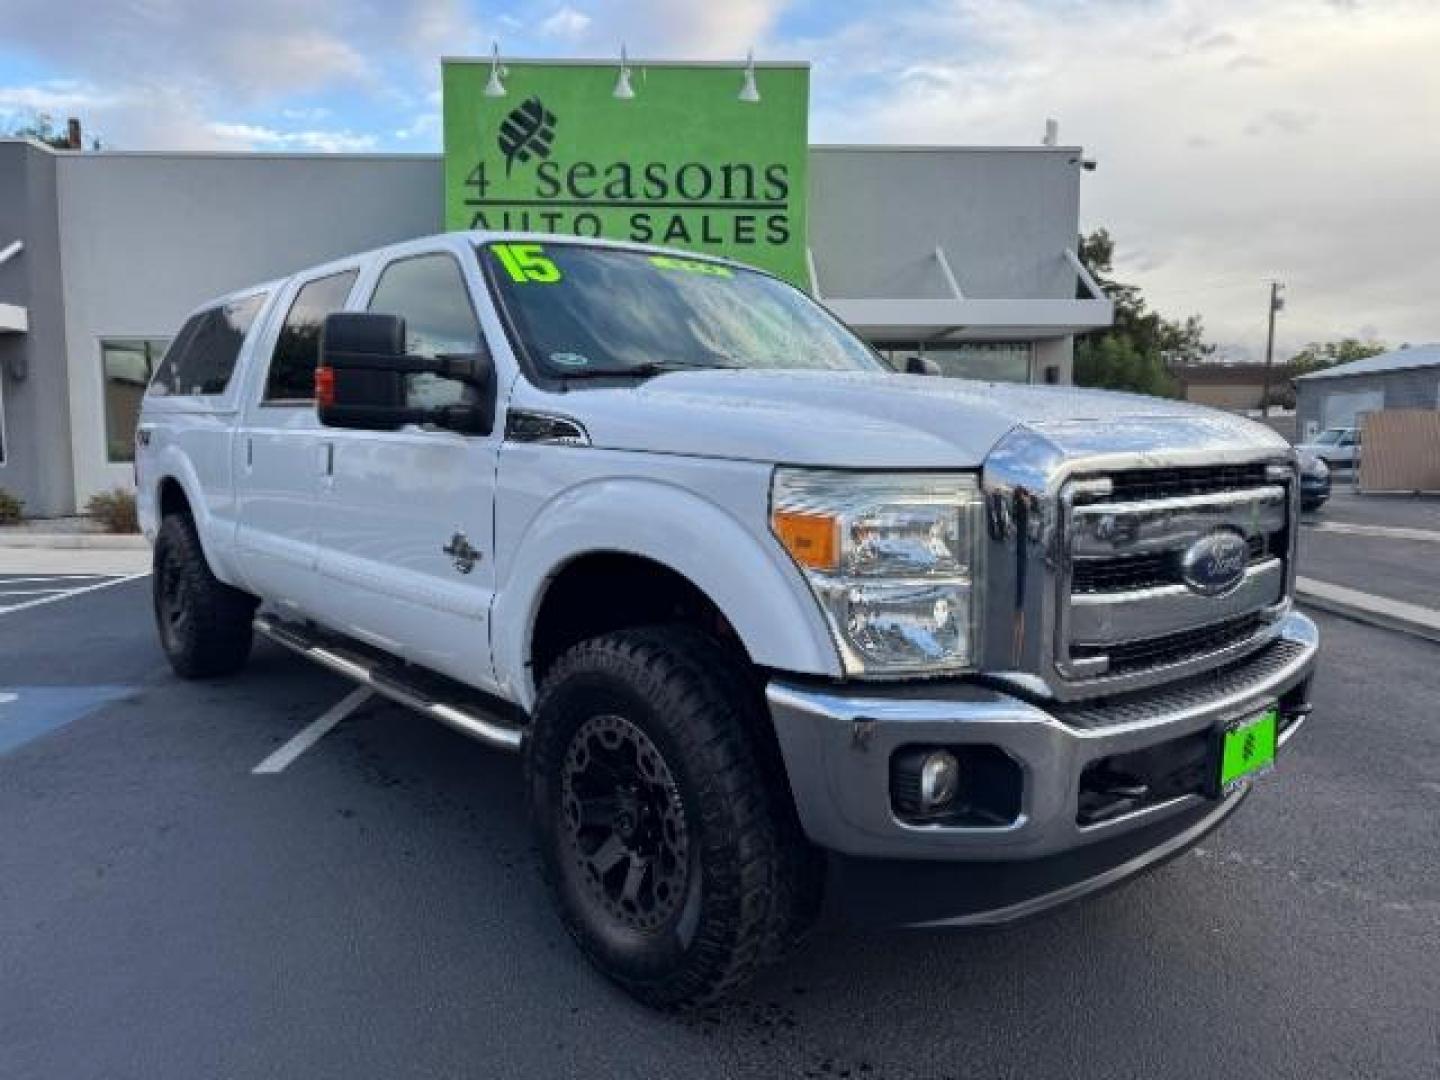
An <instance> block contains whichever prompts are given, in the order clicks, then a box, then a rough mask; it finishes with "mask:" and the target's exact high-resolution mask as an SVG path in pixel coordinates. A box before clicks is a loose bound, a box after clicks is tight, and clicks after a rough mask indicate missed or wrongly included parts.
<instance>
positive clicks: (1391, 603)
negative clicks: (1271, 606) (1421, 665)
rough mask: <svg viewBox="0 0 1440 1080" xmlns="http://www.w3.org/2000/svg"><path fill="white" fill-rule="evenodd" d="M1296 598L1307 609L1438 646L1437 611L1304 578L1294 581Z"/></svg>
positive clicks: (1439, 632) (1439, 631)
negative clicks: (1406, 635) (1423, 640)
mask: <svg viewBox="0 0 1440 1080" xmlns="http://www.w3.org/2000/svg"><path fill="white" fill-rule="evenodd" d="M1295 597H1296V599H1297V600H1299V601H1300V602H1301V603H1302V604H1305V605H1306V606H1307V607H1312V608H1318V609H1319V610H1321V611H1328V612H1330V613H1331V614H1334V615H1343V616H1345V617H1346V618H1349V619H1354V620H1355V621H1357V622H1363V623H1368V624H1370V625H1371V626H1379V627H1382V628H1384V629H1386V630H1398V631H1400V632H1401V633H1402V634H1409V635H1411V636H1412V637H1418V638H1424V639H1425V640H1426V641H1434V642H1440V611H1436V610H1435V609H1433V608H1427V607H1421V606H1420V605H1419V604H1407V603H1405V602H1404V601H1403V600H1389V599H1386V598H1385V597H1383V596H1375V595H1374V594H1372V593H1366V592H1360V591H1359V590H1358V589H1347V588H1345V587H1344V586H1343V585H1331V584H1330V583H1329V582H1327V581H1316V580H1315V579H1314V578H1307V577H1298V578H1296V579H1295Z"/></svg>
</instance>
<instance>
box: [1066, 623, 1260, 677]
mask: <svg viewBox="0 0 1440 1080" xmlns="http://www.w3.org/2000/svg"><path fill="white" fill-rule="evenodd" d="M1262 625H1264V620H1263V619H1262V618H1261V617H1260V616H1259V615H1258V614H1257V615H1242V616H1240V617H1239V618H1238V619H1228V620H1226V621H1225V622H1220V623H1214V624H1212V625H1210V626H1199V627H1196V628H1195V629H1193V630H1180V631H1178V632H1177V633H1174V634H1164V635H1162V636H1161V637H1153V638H1142V639H1141V640H1139V641H1126V642H1124V643H1122V644H1118V645H1104V646H1097V645H1076V646H1074V647H1073V648H1072V649H1071V650H1070V656H1071V658H1072V659H1074V660H1085V659H1089V658H1092V657H1097V656H1103V657H1104V658H1105V659H1106V660H1107V661H1108V665H1107V667H1106V669H1105V670H1106V674H1108V675H1129V674H1133V673H1135V672H1139V671H1150V670H1153V669H1155V668H1163V667H1169V666H1170V665H1172V664H1177V663H1180V662H1181V661H1184V660H1187V659H1189V658H1190V657H1193V656H1202V655H1204V654H1206V653H1212V652H1219V651H1220V650H1221V649H1228V648H1229V647H1230V646H1232V645H1236V644H1238V643H1240V642H1242V641H1244V640H1245V639H1247V638H1250V637H1254V636H1255V633H1256V631H1258V630H1259V629H1260V628H1261V626H1262Z"/></svg>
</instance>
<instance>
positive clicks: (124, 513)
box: [85, 487, 140, 533]
mask: <svg viewBox="0 0 1440 1080" xmlns="http://www.w3.org/2000/svg"><path fill="white" fill-rule="evenodd" d="M85 513H86V514H88V515H89V516H90V517H92V518H94V519H95V520H96V521H98V522H99V523H100V524H101V525H104V526H105V531H106V532H112V533H135V532H139V531H140V518H139V516H138V515H137V514H136V512H135V493H134V492H133V491H126V490H125V489H124V488H119V487H117V488H111V489H110V490H109V491H102V492H100V493H99V494H97V495H92V496H90V501H89V502H88V503H86V504H85Z"/></svg>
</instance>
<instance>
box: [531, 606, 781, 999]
mask: <svg viewBox="0 0 1440 1080" xmlns="http://www.w3.org/2000/svg"><path fill="white" fill-rule="evenodd" d="M717 660H718V661H720V662H719V663H718V664H717ZM717 667H718V668H720V669H723V667H724V663H723V654H722V653H721V651H720V648H719V646H718V645H717V643H715V642H714V641H712V640H711V639H709V638H707V637H705V636H704V635H701V634H699V633H697V632H694V631H691V630H689V629H688V628H686V627H666V628H664V629H659V628H651V629H642V630H631V631H624V632H620V633H615V634H609V635H606V636H604V637H599V638H595V639H592V640H590V641H587V642H584V643H582V644H580V645H577V646H575V647H574V648H573V649H571V650H570V651H569V652H568V653H566V654H565V655H564V656H562V657H561V658H560V659H559V660H558V661H557V662H556V664H555V666H554V667H553V668H552V669H551V671H550V672H549V674H548V675H547V677H546V679H545V682H544V685H543V686H542V688H541V692H540V697H539V701H538V702H537V704H536V709H535V717H534V724H533V728H532V732H531V737H530V739H529V740H528V742H527V750H526V784H527V794H528V799H529V803H530V810H531V814H532V817H533V818H534V821H535V825H536V829H537V833H538V836H539V840H540V851H541V856H542V861H543V865H544V868H545V874H546V878H547V880H548V882H549V884H550V887H551V890H552V893H553V895H554V897H555V900H556V903H557V905H558V907H559V910H560V914H561V917H562V919H563V920H564V922H565V925H566V927H567V929H568V930H569V931H570V933H571V935H572V936H573V937H574V938H575V940H576V942H577V943H578V944H579V946H580V948H581V949H582V950H583V951H584V952H585V954H586V956H587V957H588V958H589V959H590V960H591V962H592V963H594V964H595V965H596V966H597V967H598V968H599V969H600V970H601V971H602V972H603V973H604V974H605V975H607V976H608V977H610V978H611V979H613V980H614V981H615V982H617V983H618V984H620V985H621V986H622V987H623V988H624V989H626V990H627V991H628V992H630V993H631V994H632V995H634V996H635V997H636V998H638V999H640V1000H641V1001H643V1002H645V1003H646V1004H649V1005H653V1006H656V1007H660V1008H685V1007H690V1006H694V1005H699V1004H703V1003H705V1002H708V1001H711V1000H714V999H715V998H717V997H719V996H721V995H723V994H725V993H726V992H728V991H730V990H732V989H734V988H735V987H736V986H738V985H740V984H741V983H742V982H743V981H744V980H745V979H747V978H748V977H749V976H750V975H751V974H752V973H753V972H754V971H755V970H756V969H757V968H758V967H759V966H760V965H761V964H762V963H763V962H764V961H765V960H767V959H768V958H769V957H770V956H771V955H773V952H774V950H775V945H776V942H777V940H779V938H780V937H781V936H782V934H783V931H784V929H786V928H787V926H788V923H789V921H790V911H789V908H790V907H791V906H793V903H792V900H791V893H792V892H793V891H794V890H793V889H792V887H791V885H790V883H789V878H790V876H792V875H790V874H789V871H788V870H787V865H786V848H787V837H786V830H785V828H784V824H783V816H782V814H781V813H780V812H779V811H780V809H781V807H780V805H779V800H780V798H781V797H782V796H781V793H779V792H777V791H775V790H774V788H773V787H772V786H771V785H770V784H769V783H768V780H767V776H766V770H765V768H764V767H763V765H762V764H761V762H760V760H759V756H758V754H757V748H756V746H755V745H754V743H755V740H754V739H753V737H752V736H751V734H750V730H749V727H748V722H749V719H750V718H748V717H747V716H746V715H745V710H746V709H748V708H750V707H751V704H750V702H749V701H748V700H747V699H746V698H745V696H744V695H742V694H738V693H736V692H734V690H733V688H731V687H730V686H728V685H727V682H726V680H725V679H723V678H721V677H720V676H719V675H718V674H717ZM784 797H785V798H787V799H788V796H784ZM792 813H793V812H792Z"/></svg>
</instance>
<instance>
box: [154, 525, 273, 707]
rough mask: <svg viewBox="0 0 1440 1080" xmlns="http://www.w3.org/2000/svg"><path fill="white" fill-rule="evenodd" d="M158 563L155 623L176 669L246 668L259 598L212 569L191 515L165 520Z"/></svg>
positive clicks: (189, 674) (211, 672)
mask: <svg viewBox="0 0 1440 1080" xmlns="http://www.w3.org/2000/svg"><path fill="white" fill-rule="evenodd" d="M153 566H154V573H153V575H152V589H153V599H154V607H155V625H156V628H157V629H158V630H159V632H160V645H161V647H162V648H163V649H164V650H165V655H166V657H167V658H168V659H169V661H170V666H171V667H172V668H174V669H175V674H177V675H179V676H180V677H181V678H183V679H208V678H214V677H215V676H219V675H229V674H232V673H233V672H235V671H238V670H239V669H240V668H241V667H243V666H244V664H245V661H246V660H248V659H249V657H250V644H251V637H252V630H251V620H252V619H253V618H254V616H255V608H256V606H257V603H258V602H257V601H256V599H255V598H254V597H253V596H251V595H249V594H248V593H244V592H241V591H240V590H239V589H232V588H231V587H230V586H229V585H226V584H225V583H224V582H223V581H221V580H220V579H219V578H217V577H216V576H215V575H214V574H213V573H211V572H210V564H209V563H207V562H206V561H205V552H204V550H203V549H202V548H201V546H200V537H199V535H198V534H197V533H196V531H195V522H194V520H193V519H192V518H191V517H190V515H189V514H168V515H166V517H165V518H164V520H163V521H161V523H160V532H159V534H158V535H157V536H156V538H155V555H154V563H153Z"/></svg>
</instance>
